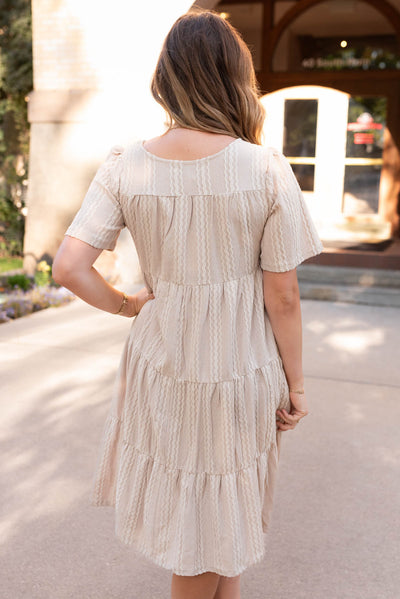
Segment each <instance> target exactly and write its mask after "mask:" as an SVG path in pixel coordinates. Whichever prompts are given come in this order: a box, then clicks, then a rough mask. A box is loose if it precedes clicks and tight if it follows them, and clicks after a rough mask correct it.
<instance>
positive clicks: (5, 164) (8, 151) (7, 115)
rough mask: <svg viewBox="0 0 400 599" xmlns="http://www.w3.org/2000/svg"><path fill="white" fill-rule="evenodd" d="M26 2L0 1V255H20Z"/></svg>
mask: <svg viewBox="0 0 400 599" xmlns="http://www.w3.org/2000/svg"><path fill="white" fill-rule="evenodd" d="M32 70H33V69H32V19H31V4H30V1H29V0H0V243H1V245H0V249H2V250H3V251H4V249H6V250H7V251H8V252H9V253H22V241H23V233H24V196H25V191H26V184H27V172H28V158H29V123H28V117H27V103H26V95H27V94H28V93H29V92H30V91H31V89H32V87H33V82H32Z"/></svg>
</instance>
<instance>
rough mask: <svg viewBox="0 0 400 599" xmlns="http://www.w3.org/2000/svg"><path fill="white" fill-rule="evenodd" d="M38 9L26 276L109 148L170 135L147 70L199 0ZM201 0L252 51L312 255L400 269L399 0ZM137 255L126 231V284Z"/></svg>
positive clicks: (51, 244)
mask: <svg viewBox="0 0 400 599" xmlns="http://www.w3.org/2000/svg"><path fill="white" fill-rule="evenodd" d="M32 4H33V34H34V87H35V89H34V91H33V92H32V94H31V96H30V101H29V118H30V121H31V127H32V129H31V163H30V177H29V178H30V183H29V195H28V217H27V232H26V239H25V253H26V258H25V267H26V269H27V270H28V271H29V270H32V269H33V268H34V265H35V263H36V261H37V260H40V259H43V257H46V256H48V257H49V258H51V257H52V256H53V255H54V253H55V251H56V249H57V247H58V245H59V243H60V242H61V239H62V235H63V233H64V231H65V229H66V228H67V225H68V224H69V222H70V220H71V218H72V216H73V214H74V213H75V211H76V210H77V208H78V207H79V205H80V202H81V200H82V197H83V195H84V192H85V190H86V188H87V186H88V183H89V181H90V179H91V177H92V176H93V173H94V170H95V168H96V167H97V165H98V164H99V162H100V161H101V160H102V159H104V156H105V154H106V153H107V151H108V149H109V147H110V146H111V145H113V144H114V143H122V144H124V143H129V142H130V141H132V140H134V139H137V138H139V137H145V136H151V135H153V134H154V135H156V134H157V133H158V132H159V131H160V130H161V128H162V125H163V115H162V112H161V111H160V110H159V109H158V107H157V105H156V104H155V103H154V101H153V100H152V99H151V97H150V94H149V90H148V85H149V80H150V75H151V73H152V70H153V68H154V65H155V62H156V58H157V55H158V52H159V49H160V45H161V43H162V40H163V38H164V36H165V34H166V33H167V31H168V29H169V27H170V26H171V24H172V23H173V21H174V20H175V19H176V17H177V16H178V15H179V14H181V13H183V12H185V11H186V10H188V9H189V8H190V4H191V3H190V2H185V1H184V0H173V1H169V2H161V1H159V2H154V1H153V2H149V3H147V4H145V3H141V4H140V6H138V4H137V3H132V2H131V1H130V0H121V2H120V4H119V7H118V10H115V11H112V12H109V11H108V10H107V7H106V6H104V7H103V6H102V3H100V4H99V3H97V4H96V19H94V18H93V6H94V4H93V5H92V2H87V3H78V2H77V0H57V1H56V0H33V3H32ZM195 4H197V5H199V6H203V7H205V8H213V9H215V10H217V11H218V12H220V13H223V14H224V17H225V18H227V19H229V20H230V21H231V22H232V24H233V25H234V26H235V27H237V28H238V29H239V31H240V32H241V33H242V35H243V37H244V39H245V41H246V42H247V43H248V44H249V47H250V48H251V51H252V54H253V59H254V64H255V68H256V73H257V77H258V80H259V85H260V89H261V91H262V93H263V100H262V101H263V102H264V103H265V106H266V108H267V115H268V116H267V120H266V127H265V143H266V144H267V145H273V146H275V147H278V148H279V149H281V150H282V151H283V152H284V153H285V155H286V156H287V157H288V159H289V161H290V162H291V164H292V167H293V170H294V172H295V174H296V176H297V178H298V180H299V183H300V186H301V188H302V190H303V193H304V197H305V199H306V201H307V203H308V206H309V208H310V211H311V213H312V215H313V218H314V220H315V222H316V224H317V228H318V230H319V232H320V235H321V237H322V239H323V241H324V245H325V248H326V250H325V251H324V253H323V254H321V255H320V256H318V257H315V258H313V259H312V261H313V262H318V263H321V264H342V265H348V266H366V267H368V266H370V267H378V268H379V267H381V268H399V267H400V249H399V248H400V239H399V213H400V200H399V198H400V154H399V148H400V0H290V1H289V0H264V1H259V2H247V1H244V0H241V1H236V0H230V1H229V2H217V1H215V0H198V2H196V3H195ZM103 254H106V253H103ZM134 255H135V251H134V248H133V244H132V242H131V240H130V239H129V236H127V235H121V237H120V240H119V242H118V245H117V248H116V251H115V252H114V253H113V255H112V256H108V258H109V259H111V262H113V260H114V262H115V260H116V261H117V265H116V266H117V268H118V270H119V271H120V272H121V273H122V276H123V278H127V279H129V278H135V277H137V276H138V272H139V270H138V265H137V262H135V260H134V259H132V256H134ZM103 261H104V256H103Z"/></svg>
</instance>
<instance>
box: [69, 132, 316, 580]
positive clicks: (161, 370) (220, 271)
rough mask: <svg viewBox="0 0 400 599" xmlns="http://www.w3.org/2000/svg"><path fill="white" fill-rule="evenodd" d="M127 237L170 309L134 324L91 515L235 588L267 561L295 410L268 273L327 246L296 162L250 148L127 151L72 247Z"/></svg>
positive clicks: (177, 567) (96, 185)
mask: <svg viewBox="0 0 400 599" xmlns="http://www.w3.org/2000/svg"><path fill="white" fill-rule="evenodd" d="M125 226H126V227H127V228H128V230H129V231H130V233H131V235H132V238H133V241H134V244H135V247H136V250H137V254H138V257H139V263H140V267H141V270H142V274H143V278H144V281H145V285H146V287H147V288H148V289H149V290H152V291H153V293H154V296H155V297H154V299H152V300H148V301H147V302H146V303H145V304H144V306H143V308H142V310H141V311H140V313H139V314H138V315H137V316H136V317H135V318H134V319H133V320H132V325H131V328H130V332H129V335H128V338H127V340H126V343H125V346H124V350H123V354H122V358H121V362H120V366H119V369H118V373H117V376H116V380H115V386H114V391H113V396H112V398H111V401H110V410H109V413H108V416H107V419H106V422H105V425H104V431H103V436H102V440H101V444H100V450H99V457H98V462H97V466H96V471H95V475H94V480H93V488H92V495H91V505H94V506H114V508H115V534H116V536H117V537H118V538H119V539H120V540H121V541H122V542H123V543H125V544H127V545H132V546H134V547H135V548H136V549H137V550H138V551H139V552H141V553H142V554H143V555H145V556H147V557H148V558H149V559H150V560H152V561H153V562H155V563H156V564H158V565H160V566H162V567H164V568H167V569H169V570H172V571H173V572H175V573H176V574H179V575H195V574H200V573H202V572H205V571H211V572H217V573H218V574H222V575H225V576H235V575H237V574H239V573H240V572H242V571H243V570H244V569H245V568H247V567H248V566H250V565H251V564H254V563H256V562H258V561H260V560H261V559H262V557H263V555H264V553H265V546H264V544H265V535H264V533H266V531H267V526H268V521H269V516H270V512H271V508H272V498H273V490H274V479H275V473H276V470H277V464H278V458H279V446H280V435H281V434H282V433H281V432H280V431H277V429H276V423H275V419H276V415H275V412H276V410H277V408H278V407H285V408H286V409H289V407H290V401H289V392H288V385H287V381H286V378H285V374H284V370H283V366H282V361H281V358H280V355H279V352H278V348H277V345H276V341H275V338H274V335H273V331H272V328H271V325H270V322H269V319H268V314H267V311H266V309H265V307H264V298H263V275H262V269H264V270H269V271H275V272H283V271H288V270H291V269H293V268H295V267H296V266H297V265H298V264H300V263H301V262H302V261H303V260H305V259H306V258H309V257H311V256H314V255H316V254H319V253H320V252H321V251H322V249H323V246H322V244H321V241H320V239H319V237H318V234H317V231H316V229H315V226H314V224H313V222H312V220H311V217H310V214H309V211H308V209H307V206H306V204H305V202H304V199H303V196H302V193H301V191H300V189H299V186H298V184H297V181H296V179H295V177H294V174H293V171H292V169H291V167H290V165H289V163H288V161H287V159H286V158H285V157H284V156H283V155H282V154H281V153H280V152H279V151H277V150H275V149H274V148H267V147H263V146H258V145H255V144H251V143H249V142H247V141H244V140H242V139H236V140H235V141H233V142H231V143H230V144H229V145H228V146H227V147H225V148H224V149H223V150H221V151H220V152H217V153H216V154H213V155H211V156H207V157H205V158H200V159H197V160H185V161H183V160H169V159H164V158H159V157H157V156H155V155H153V154H151V153H149V152H148V151H147V150H145V148H144V147H143V143H142V142H141V141H137V142H135V143H132V144H130V145H129V146H127V147H126V148H122V147H119V146H116V147H114V148H112V150H111V151H110V153H109V155H108V157H107V159H106V160H105V161H104V162H103V164H102V165H101V166H100V168H99V169H98V171H97V173H96V175H95V177H94V179H93V181H92V183H91V185H90V187H89V190H88V192H87V194H86V196H85V198H84V200H83V203H82V206H81V208H80V210H79V212H78V213H77V215H76V216H75V218H74V220H73V222H72V224H71V225H70V227H69V228H68V230H67V232H66V234H67V235H70V236H72V237H76V238H78V239H81V240H82V241H85V242H86V243H88V244H90V245H91V246H93V247H96V248H101V249H109V250H111V249H113V248H114V247H115V244H116V241H117V238H118V235H119V232H120V231H121V229H122V228H123V227H125Z"/></svg>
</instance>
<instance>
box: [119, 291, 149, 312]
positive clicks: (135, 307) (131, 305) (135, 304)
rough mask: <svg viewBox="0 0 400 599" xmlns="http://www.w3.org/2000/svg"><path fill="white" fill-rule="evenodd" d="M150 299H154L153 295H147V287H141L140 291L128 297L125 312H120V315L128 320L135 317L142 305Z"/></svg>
mask: <svg viewBox="0 0 400 599" xmlns="http://www.w3.org/2000/svg"><path fill="white" fill-rule="evenodd" d="M150 299H154V293H149V291H148V289H147V287H142V289H140V290H139V291H138V292H137V293H135V294H134V295H129V296H128V302H127V305H126V307H125V310H123V311H122V312H121V315H122V316H127V317H128V318H132V317H133V316H137V315H138V314H139V312H140V310H141V309H142V308H143V306H144V304H145V303H146V302H147V301H148V300H150Z"/></svg>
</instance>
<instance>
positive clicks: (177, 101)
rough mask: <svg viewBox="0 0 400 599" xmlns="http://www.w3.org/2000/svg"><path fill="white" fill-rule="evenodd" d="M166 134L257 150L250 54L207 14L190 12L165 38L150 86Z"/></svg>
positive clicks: (257, 107)
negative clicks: (194, 134)
mask: <svg viewBox="0 0 400 599" xmlns="http://www.w3.org/2000/svg"><path fill="white" fill-rule="evenodd" d="M151 92H152V94H153V97H154V98H155V100H156V101H157V102H158V103H159V104H161V106H162V107H163V108H164V109H165V111H166V113H167V118H168V129H172V128H173V127H176V126H178V127H185V128H188V129H196V130H201V131H209V132H212V133H224V134H227V135H232V136H233V137H240V138H242V139H244V140H247V141H249V142H251V143H256V144H259V145H261V136H262V128H263V124H264V119H265V110H264V107H263V105H262V104H261V102H260V100H259V91H258V87H257V80H256V76H255V72H254V67H253V61H252V57H251V53H250V50H249V49H248V47H247V45H246V43H245V42H244V40H243V39H242V37H241V36H240V34H239V33H238V31H237V30H236V29H235V28H234V27H233V26H232V25H231V24H230V23H228V22H227V21H226V20H225V19H223V18H222V17H221V16H220V15H219V14H218V13H216V12H214V11H211V10H196V11H190V12H188V13H186V14H184V15H182V16H181V17H179V19H177V21H176V22H175V23H174V25H173V26H172V28H171V30H170V31H169V33H168V35H167V37H166V38H165V41H164V44H163V47H162V50H161V53H160V56H159V59H158V62H157V66H156V69H155V72H154V75H153V78H152V82H151Z"/></svg>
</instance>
